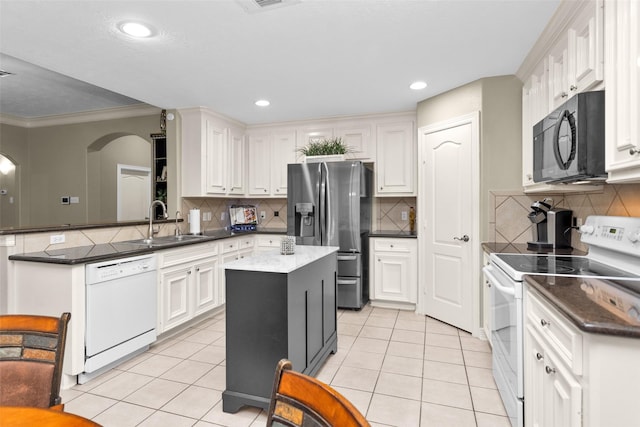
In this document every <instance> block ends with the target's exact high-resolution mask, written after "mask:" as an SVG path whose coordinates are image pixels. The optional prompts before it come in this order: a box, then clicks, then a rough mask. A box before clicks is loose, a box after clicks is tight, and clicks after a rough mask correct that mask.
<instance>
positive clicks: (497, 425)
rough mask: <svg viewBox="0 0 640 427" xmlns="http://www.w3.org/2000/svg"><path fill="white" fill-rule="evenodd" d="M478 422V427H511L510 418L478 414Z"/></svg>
mask: <svg viewBox="0 0 640 427" xmlns="http://www.w3.org/2000/svg"><path fill="white" fill-rule="evenodd" d="M476 420H477V421H478V427H511V422H510V421H509V418H507V417H501V416H499V415H493V414H485V413H482V412H476Z"/></svg>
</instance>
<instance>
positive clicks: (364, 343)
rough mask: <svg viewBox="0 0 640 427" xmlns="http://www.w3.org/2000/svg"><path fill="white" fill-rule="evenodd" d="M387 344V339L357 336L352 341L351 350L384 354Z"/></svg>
mask: <svg viewBox="0 0 640 427" xmlns="http://www.w3.org/2000/svg"><path fill="white" fill-rule="evenodd" d="M388 345H389V341H386V340H379V339H375V338H363V337H358V338H357V339H356V340H355V342H354V343H353V346H352V347H351V350H357V351H364V352H367V353H381V354H384V353H385V352H386V351H387V347H388Z"/></svg>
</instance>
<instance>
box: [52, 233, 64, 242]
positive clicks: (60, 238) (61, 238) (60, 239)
mask: <svg viewBox="0 0 640 427" xmlns="http://www.w3.org/2000/svg"><path fill="white" fill-rule="evenodd" d="M58 243H64V234H55V235H53V236H49V244H50V245H56V244H58Z"/></svg>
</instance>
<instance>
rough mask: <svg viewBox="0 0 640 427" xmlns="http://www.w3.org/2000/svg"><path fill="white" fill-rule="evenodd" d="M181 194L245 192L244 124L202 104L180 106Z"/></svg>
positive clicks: (221, 194)
mask: <svg viewBox="0 0 640 427" xmlns="http://www.w3.org/2000/svg"><path fill="white" fill-rule="evenodd" d="M180 115H181V117H182V196H184V197H198V196H212V195H216V196H228V195H235V196H237V195H244V194H245V187H246V186H245V172H244V171H245V169H244V162H245V156H244V128H243V127H242V125H240V124H237V123H235V122H233V121H231V120H229V119H225V118H223V117H221V116H219V115H217V114H216V113H214V112H212V111H209V110H206V109H203V108H190V109H186V110H181V111H180Z"/></svg>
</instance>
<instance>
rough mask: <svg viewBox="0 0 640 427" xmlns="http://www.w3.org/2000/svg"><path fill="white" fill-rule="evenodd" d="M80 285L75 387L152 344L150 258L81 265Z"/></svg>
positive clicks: (155, 303) (153, 310) (153, 317)
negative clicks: (82, 316) (81, 326)
mask: <svg viewBox="0 0 640 427" xmlns="http://www.w3.org/2000/svg"><path fill="white" fill-rule="evenodd" d="M85 283H86V310H87V312H86V332H85V363H84V372H83V373H82V374H80V375H79V376H78V383H80V384H83V383H85V382H87V381H88V380H89V379H91V378H93V377H94V376H96V375H99V374H101V373H102V372H103V371H104V370H106V369H107V368H110V367H111V365H113V364H115V362H118V361H120V360H121V359H124V358H127V356H131V355H133V354H137V353H139V352H141V351H144V350H145V349H147V348H148V347H149V344H151V343H152V342H154V341H155V340H156V322H157V310H158V298H157V280H156V256H155V254H147V255H141V256H136V257H130V258H119V259H115V260H110V261H103V262H99V263H94V264H87V265H86V267H85ZM103 368H104V369H103Z"/></svg>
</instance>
